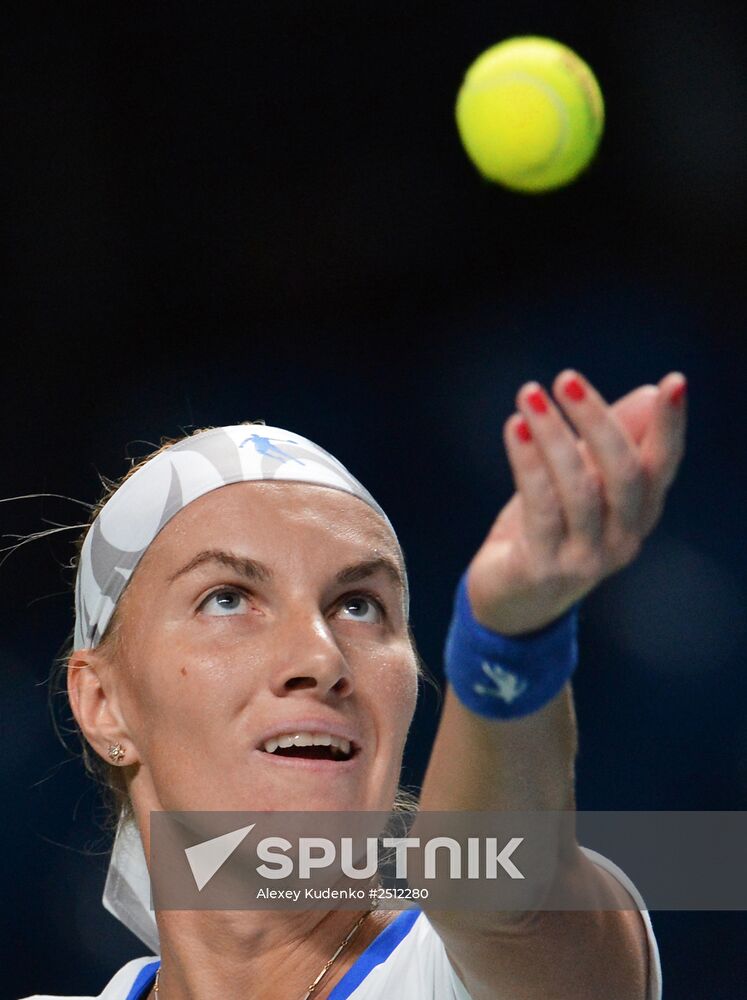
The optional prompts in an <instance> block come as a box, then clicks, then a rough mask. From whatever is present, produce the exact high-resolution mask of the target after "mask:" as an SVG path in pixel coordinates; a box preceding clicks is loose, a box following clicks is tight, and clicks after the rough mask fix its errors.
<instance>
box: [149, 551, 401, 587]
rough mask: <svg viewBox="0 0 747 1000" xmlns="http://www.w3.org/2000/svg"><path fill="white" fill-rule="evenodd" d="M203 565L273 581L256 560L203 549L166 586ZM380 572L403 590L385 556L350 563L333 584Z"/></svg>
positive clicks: (396, 568)
mask: <svg viewBox="0 0 747 1000" xmlns="http://www.w3.org/2000/svg"><path fill="white" fill-rule="evenodd" d="M206 563H218V564H219V565H221V566H228V567H229V568H230V569H232V570H234V571H235V572H236V573H238V574H239V576H243V577H244V578H245V579H247V580H251V581H252V582H254V583H257V582H259V583H269V581H270V580H271V579H272V577H273V572H272V570H271V569H270V567H269V566H266V565H265V564H264V563H261V562H259V561H258V560H256V559H249V558H247V557H246V556H239V555H236V554H235V553H234V552H225V551H224V550H223V549H206V550H205V551H203V552H198V553H197V555H196V556H194V558H193V559H190V560H189V562H188V563H186V564H185V565H184V566H182V567H181V569H178V570H177V571H176V572H175V573H174V574H172V576H170V577H169V583H173V582H174V580H177V579H178V578H179V577H181V576H184V575H185V574H187V573H191V572H192V571H193V570H195V569H197V568H198V567H200V566H204V565H205V564H206ZM380 572H381V573H384V574H385V575H386V576H388V577H389V579H390V580H391V581H392V582H393V583H394V584H395V585H396V586H398V587H401V588H402V589H403V590H404V588H405V581H404V578H403V576H402V572H401V571H400V568H399V566H398V565H397V563H396V562H394V560H393V559H389V558H388V557H387V556H375V557H374V558H372V559H364V560H363V561H361V562H356V563H351V565H350V566H345V567H344V568H343V569H341V570H340V571H339V572H338V573H337V574H336V575H335V582H336V583H341V584H344V583H359V582H360V581H361V580H366V579H368V578H369V577H371V576H375V575H376V573H380Z"/></svg>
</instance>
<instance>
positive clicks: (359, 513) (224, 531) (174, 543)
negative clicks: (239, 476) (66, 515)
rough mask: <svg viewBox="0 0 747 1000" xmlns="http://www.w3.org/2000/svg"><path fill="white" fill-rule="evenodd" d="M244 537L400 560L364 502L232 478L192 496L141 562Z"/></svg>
mask: <svg viewBox="0 0 747 1000" xmlns="http://www.w3.org/2000/svg"><path fill="white" fill-rule="evenodd" d="M242 542H243V543H245V544H249V545H251V546H252V547H259V548H261V549H263V550H277V549H278V547H280V548H284V547H292V548H293V549H294V550H296V551H297V550H298V549H299V547H300V548H301V549H303V548H304V547H308V548H309V549H315V550H318V549H319V547H320V546H321V547H322V548H323V549H326V548H328V547H332V549H333V550H334V549H338V550H339V551H340V552H343V551H348V550H350V549H354V548H358V549H367V550H376V551H378V552H381V553H382V554H388V555H391V556H392V557H394V558H395V559H396V560H397V561H398V562H399V563H400V564H401V563H402V557H401V553H400V548H399V544H398V542H397V539H396V538H395V536H394V535H393V533H392V531H391V529H390V528H389V526H388V525H387V523H386V521H385V520H384V519H383V518H382V517H380V516H379V515H378V514H377V513H376V511H374V510H373V508H371V507H369V505H368V504H367V503H364V501H362V500H359V499H358V498H357V497H354V496H352V495H350V494H348V493H344V492H343V491H341V490H336V489H331V488H329V487H326V486H316V485H311V484H307V483H293V482H278V481H274V482H246V483H234V484H232V485H230V486H224V487H221V488H220V489H217V490H213V491H212V492H210V493H206V494H205V495H204V496H201V497H199V498H198V499H197V500H194V501H193V502H192V503H190V504H188V505H187V506H186V507H185V508H184V509H183V510H181V511H180V512H179V513H178V514H177V515H176V516H175V517H173V518H172V519H171V520H170V521H169V523H168V524H167V525H166V526H165V527H164V528H163V529H162V530H161V532H160V533H159V534H158V536H157V537H156V538H155V540H154V541H153V543H152V544H151V545H150V547H149V549H148V551H147V552H146V554H145V556H144V558H143V563H146V562H147V563H148V564H149V565H151V566H153V565H155V564H157V563H170V562H171V561H172V559H174V558H180V557H183V556H184V555H185V554H189V552H191V551H192V550H195V551H196V550H198V549H201V548H205V547H209V546H219V545H226V544H229V543H230V544H232V545H236V544H241V543H242ZM299 554H300V553H299ZM330 554H332V553H330Z"/></svg>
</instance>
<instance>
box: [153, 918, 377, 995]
mask: <svg viewBox="0 0 747 1000" xmlns="http://www.w3.org/2000/svg"><path fill="white" fill-rule="evenodd" d="M375 909H376V907H375V906H374V907H373V908H372V909H370V910H366V912H365V913H364V914H363V916H361V917H358V919H357V920H356V922H355V923H354V924H353V926H352V927H351V929H350V930H349V931H348V933H347V934H346V935H345V937H344V938H343V939H342V942H341V943H340V946H339V948H338V949H337V951H336V952H335V953H334V955H333V956H332V958H330V960H329V961H328V962H327V964H326V965H325V966H324V968H323V969H322V971H321V972H320V973H319V975H318V976H317V977H316V979H315V980H314V982H313V983H312V984H311V986H309V988H308V989H307V990H306V992H305V993H304V995H303V996H302V997H301V1000H309V997H311V996H312V995H313V994H314V993H315V992H316V989H317V987H318V986H319V984H320V983H321V981H322V980H323V979H324V977H325V976H326V975H327V973H328V972H329V970H330V969H331V968H332V966H333V965H334V964H335V962H336V961H337V959H338V958H339V957H340V955H341V954H342V953H343V951H344V950H345V948H346V947H347V946H348V945H349V944H350V942H351V941H352V940H353V938H354V937H355V935H356V934H357V933H358V931H359V930H360V928H361V925H362V924H363V921H364V920H365V919H366V917H368V916H370V914H372V913H373V911H374V910H375ZM160 979H161V966H160V965H159V966H158V969H157V970H156V980H155V982H154V983H153V996H154V997H156V998H157V997H158V991H159V987H160Z"/></svg>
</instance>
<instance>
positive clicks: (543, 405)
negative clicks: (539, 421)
mask: <svg viewBox="0 0 747 1000" xmlns="http://www.w3.org/2000/svg"><path fill="white" fill-rule="evenodd" d="M527 402H528V403H529V405H530V406H531V407H532V409H533V410H534V412H535V413H547V400H546V399H545V394H544V393H543V392H542V390H541V389H534V390H532V392H530V393H529V394H528V396H527Z"/></svg>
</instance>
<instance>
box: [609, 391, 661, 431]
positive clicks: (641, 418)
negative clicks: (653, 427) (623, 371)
mask: <svg viewBox="0 0 747 1000" xmlns="http://www.w3.org/2000/svg"><path fill="white" fill-rule="evenodd" d="M658 395H659V387H658V386H656V385H640V386H638V388H637V389H633V391H632V392H629V393H628V394H627V396H621V397H620V399H618V400H617V402H615V403H613V404H612V406H611V407H610V409H611V410H612V411H613V413H614V414H615V416H616V417H617V418H618V420H619V421H620V423H621V424H622V425H623V427H624V428H625V430H626V431H627V432H628V434H629V435H630V437H631V439H632V440H633V441H634V442H635V444H637V445H639V444H641V442H642V441H643V438H644V436H645V434H646V431H647V430H648V427H649V425H650V423H651V419H652V417H653V414H654V405H655V403H656V399H657V397H658Z"/></svg>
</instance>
